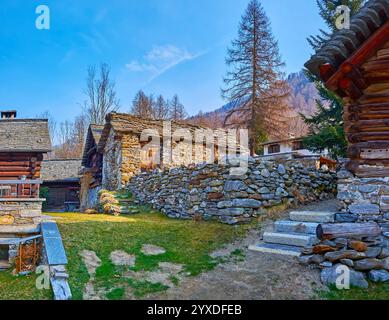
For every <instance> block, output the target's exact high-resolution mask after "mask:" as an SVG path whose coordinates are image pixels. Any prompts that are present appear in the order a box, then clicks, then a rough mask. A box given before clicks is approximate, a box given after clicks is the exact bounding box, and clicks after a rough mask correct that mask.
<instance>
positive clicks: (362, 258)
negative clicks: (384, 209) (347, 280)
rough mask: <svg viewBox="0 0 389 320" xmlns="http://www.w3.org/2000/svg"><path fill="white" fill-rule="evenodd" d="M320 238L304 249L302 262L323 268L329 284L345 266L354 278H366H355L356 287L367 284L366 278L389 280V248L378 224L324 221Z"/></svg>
mask: <svg viewBox="0 0 389 320" xmlns="http://www.w3.org/2000/svg"><path fill="white" fill-rule="evenodd" d="M317 238H318V239H319V240H318V241H317V242H316V243H315V244H314V245H312V246H309V247H306V248H304V249H303V251H302V254H301V256H300V257H299V261H300V263H302V264H305V265H314V266H317V267H319V268H320V269H322V281H323V282H324V283H325V284H334V280H335V279H336V272H337V271H336V269H337V268H338V267H339V266H341V265H344V266H346V267H348V268H349V269H350V270H352V278H353V279H354V280H355V279H357V278H358V279H359V280H362V283H363V285H360V284H361V281H354V282H355V283H354V285H356V286H362V287H366V285H367V282H366V280H365V279H366V277H368V278H369V279H370V280H371V281H373V282H387V281H389V248H387V247H385V241H384V236H383V235H382V231H381V228H380V226H379V225H378V224H377V223H375V222H368V223H337V224H321V225H319V226H318V228H317ZM331 272H332V273H333V274H334V275H335V276H331ZM329 274H330V276H328V275H329ZM353 279H351V282H353ZM352 284H353V283H352Z"/></svg>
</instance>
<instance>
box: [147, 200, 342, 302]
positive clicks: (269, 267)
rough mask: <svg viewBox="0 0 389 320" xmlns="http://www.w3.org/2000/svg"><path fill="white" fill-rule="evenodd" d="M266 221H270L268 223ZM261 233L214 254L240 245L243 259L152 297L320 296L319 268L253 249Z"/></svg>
mask: <svg viewBox="0 0 389 320" xmlns="http://www.w3.org/2000/svg"><path fill="white" fill-rule="evenodd" d="M299 210H301V211H303V210H318V211H324V210H332V211H334V210H336V202H335V201H332V200H331V201H323V202H319V203H316V204H311V205H309V206H305V207H302V208H299ZM265 225H266V223H265ZM259 236H260V231H259V230H253V231H251V232H250V234H249V235H248V236H247V237H246V238H245V239H244V240H242V241H240V242H238V243H234V244H230V245H228V246H227V247H226V248H224V249H222V250H219V251H218V252H215V253H214V254H213V255H214V256H227V255H229V254H230V253H231V252H232V251H234V250H236V249H241V250H242V252H243V254H244V255H245V257H244V259H242V260H243V261H239V262H237V261H231V262H227V263H224V264H221V265H219V266H218V267H216V268H215V269H214V270H212V271H210V272H207V273H203V274H201V275H199V276H197V277H193V278H185V279H184V280H183V281H182V282H181V283H180V284H179V285H178V286H177V287H173V288H170V289H169V290H167V291H166V292H165V293H162V294H155V295H151V296H148V297H147V298H148V299H162V300H163V299H167V300H174V299H177V300H215V299H216V300H292V299H293V300H306V299H315V298H318V297H317V295H316V290H325V287H324V286H323V285H322V284H321V283H320V273H319V271H318V270H314V269H309V268H307V267H303V266H301V265H299V264H298V262H297V261H296V258H293V257H287V256H281V255H274V254H265V253H258V252H252V251H249V250H248V249H247V247H248V245H250V244H253V243H255V242H256V241H257V240H258V239H259Z"/></svg>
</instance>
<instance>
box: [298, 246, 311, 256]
mask: <svg viewBox="0 0 389 320" xmlns="http://www.w3.org/2000/svg"><path fill="white" fill-rule="evenodd" d="M301 253H302V254H304V255H310V254H312V253H313V247H312V246H309V247H304V248H303V249H302V250H301Z"/></svg>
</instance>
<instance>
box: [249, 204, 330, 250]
mask: <svg viewBox="0 0 389 320" xmlns="http://www.w3.org/2000/svg"><path fill="white" fill-rule="evenodd" d="M334 218H335V213H334V212H315V211H293V212H290V213H289V220H280V221H276V222H275V223H274V224H273V226H272V229H273V230H269V231H265V233H264V234H263V239H262V241H261V242H260V243H258V244H255V245H252V246H250V247H249V250H252V251H257V252H263V253H274V254H282V255H289V256H299V255H300V253H301V250H302V248H303V247H306V246H309V245H312V244H313V243H314V242H315V241H316V240H317V238H316V228H317V226H318V225H319V224H320V223H331V222H334Z"/></svg>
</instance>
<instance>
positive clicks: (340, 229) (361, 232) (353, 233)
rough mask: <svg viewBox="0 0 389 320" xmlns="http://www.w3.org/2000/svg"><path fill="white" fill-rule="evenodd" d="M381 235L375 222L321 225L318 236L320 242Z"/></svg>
mask: <svg viewBox="0 0 389 320" xmlns="http://www.w3.org/2000/svg"><path fill="white" fill-rule="evenodd" d="M380 234H381V228H380V226H379V225H378V224H377V223H375V222H367V223H327V224H319V225H318V227H317V229H316V235H317V237H318V239H320V240H332V239H335V238H354V237H375V236H378V235H380Z"/></svg>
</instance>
